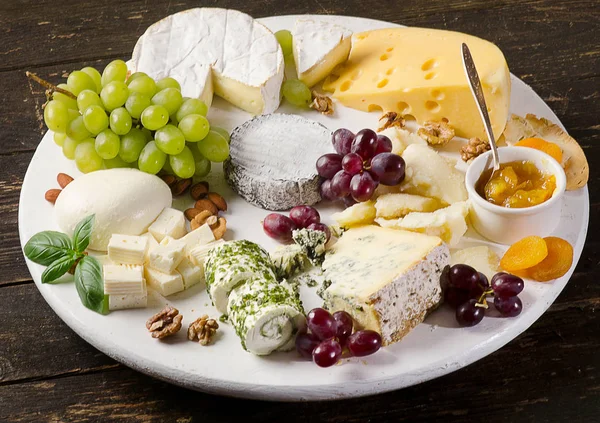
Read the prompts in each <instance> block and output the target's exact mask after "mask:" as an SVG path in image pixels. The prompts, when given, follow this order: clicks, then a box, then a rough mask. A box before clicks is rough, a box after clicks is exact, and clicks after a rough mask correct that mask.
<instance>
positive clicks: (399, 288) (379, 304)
mask: <svg viewBox="0 0 600 423" xmlns="http://www.w3.org/2000/svg"><path fill="white" fill-rule="evenodd" d="M449 262H450V252H449V250H448V247H447V246H446V245H445V244H444V243H443V242H442V240H441V239H440V238H438V237H435V236H428V235H423V234H416V233H412V232H405V231H398V230H393V229H386V228H380V227H377V226H363V227H359V228H353V229H350V230H348V231H346V232H345V233H344V234H343V235H342V237H341V238H340V239H339V240H338V242H337V243H335V244H334V245H333V246H332V247H331V249H330V250H329V251H328V253H327V255H326V258H325V262H324V263H323V269H324V275H325V280H329V281H330V282H331V284H330V285H329V287H328V288H327V289H325V291H324V295H323V298H324V300H325V306H326V307H327V308H328V309H329V310H330V311H331V312H334V311H337V310H345V311H347V312H348V313H350V314H351V315H352V317H353V318H354V319H355V321H356V323H357V325H358V327H359V328H362V329H372V330H375V331H377V332H379V333H380V334H381V337H382V338H383V344H384V345H388V344H391V343H393V342H396V341H398V340H400V339H401V338H402V337H403V336H405V335H406V334H407V333H408V332H409V331H410V330H411V329H413V328H414V327H415V326H416V325H418V324H419V323H421V322H422V321H423V319H424V318H425V316H426V315H427V313H428V312H429V311H430V310H432V309H434V308H435V307H437V305H438V304H439V303H440V301H441V299H442V289H441V287H440V275H441V273H442V269H443V268H444V266H446V265H447V264H448V263H449Z"/></svg>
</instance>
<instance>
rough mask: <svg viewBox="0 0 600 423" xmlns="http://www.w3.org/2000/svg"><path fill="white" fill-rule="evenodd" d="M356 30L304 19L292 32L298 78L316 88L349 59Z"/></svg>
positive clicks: (300, 20) (298, 21) (298, 22)
mask: <svg viewBox="0 0 600 423" xmlns="http://www.w3.org/2000/svg"><path fill="white" fill-rule="evenodd" d="M351 37H352V31H350V30H348V29H346V28H343V27H341V26H339V25H336V24H332V23H329V22H325V21H320V20H313V19H308V18H300V19H298V20H296V23H295V25H294V30H293V31H292V48H293V54H294V62H295V63H296V72H297V74H298V79H299V80H300V81H302V82H304V83H305V84H306V85H307V86H308V87H312V86H313V85H315V84H316V83H317V82H319V81H320V80H322V79H324V78H325V77H326V76H327V75H329V74H330V73H331V71H332V70H333V68H334V67H336V66H337V65H339V64H340V63H343V62H345V61H346V59H348V54H350V47H351Z"/></svg>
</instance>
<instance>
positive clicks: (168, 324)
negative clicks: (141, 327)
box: [146, 305, 183, 339]
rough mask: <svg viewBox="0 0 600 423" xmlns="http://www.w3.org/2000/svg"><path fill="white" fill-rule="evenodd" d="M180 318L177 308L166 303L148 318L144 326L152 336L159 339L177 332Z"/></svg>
mask: <svg viewBox="0 0 600 423" xmlns="http://www.w3.org/2000/svg"><path fill="white" fill-rule="evenodd" d="M182 320H183V316H182V315H181V314H179V310H177V309H176V308H173V307H171V306H169V305H168V306H165V308H163V309H162V310H161V311H159V312H158V313H156V314H155V315H154V316H152V317H151V318H149V319H148V321H147V322H146V328H147V329H148V331H149V332H151V333H152V337H153V338H157V339H161V338H165V337H167V336H171V335H173V334H175V333H177V332H179V330H180V329H181V321H182Z"/></svg>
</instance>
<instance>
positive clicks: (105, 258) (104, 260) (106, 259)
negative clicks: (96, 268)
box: [94, 254, 114, 266]
mask: <svg viewBox="0 0 600 423" xmlns="http://www.w3.org/2000/svg"><path fill="white" fill-rule="evenodd" d="M94 258H95V259H96V260H98V263H100V266H104V265H105V264H114V263H113V262H112V260H111V259H110V258H109V257H108V254H103V255H101V256H94Z"/></svg>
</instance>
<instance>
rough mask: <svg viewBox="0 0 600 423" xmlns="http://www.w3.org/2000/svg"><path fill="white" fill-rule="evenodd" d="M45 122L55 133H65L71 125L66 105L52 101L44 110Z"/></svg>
mask: <svg viewBox="0 0 600 423" xmlns="http://www.w3.org/2000/svg"><path fill="white" fill-rule="evenodd" d="M44 122H46V126H47V127H48V128H49V129H50V130H52V131H54V132H60V133H63V132H65V131H66V130H67V126H68V125H69V109H68V108H67V106H66V105H65V103H62V102H60V101H58V100H50V101H49V102H48V103H47V104H46V107H45V108H44Z"/></svg>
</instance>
